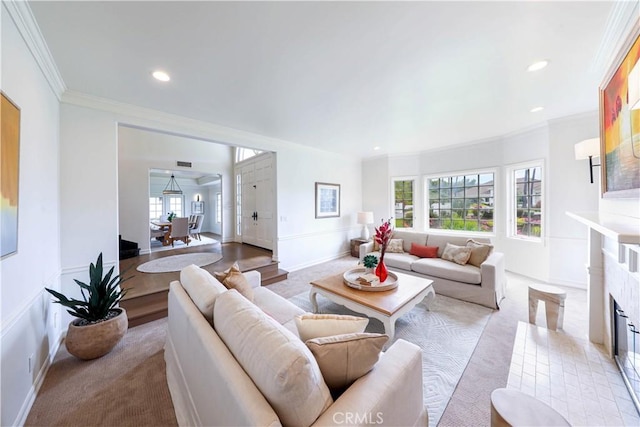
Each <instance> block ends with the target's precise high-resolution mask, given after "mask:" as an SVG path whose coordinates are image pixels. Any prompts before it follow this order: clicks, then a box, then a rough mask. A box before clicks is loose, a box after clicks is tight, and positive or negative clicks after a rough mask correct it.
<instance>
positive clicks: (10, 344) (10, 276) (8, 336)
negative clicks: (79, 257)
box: [0, 2, 60, 426]
mask: <svg viewBox="0 0 640 427" xmlns="http://www.w3.org/2000/svg"><path fill="white" fill-rule="evenodd" d="M6 7H7V6H5V3H4V2H3V3H2V6H0V15H2V16H1V19H2V27H1V31H2V61H1V63H2V72H1V73H0V75H1V77H2V80H1V82H0V87H1V89H2V91H3V92H4V93H5V94H6V95H7V96H8V97H9V98H10V99H12V100H13V101H14V102H15V103H16V104H17V105H18V106H19V107H20V114H21V120H20V178H19V211H18V252H17V253H16V254H14V255H10V256H7V257H5V258H4V259H2V260H1V261H0V277H1V278H2V280H1V281H0V321H1V334H2V341H1V345H0V348H1V350H0V351H1V366H0V371H1V372H2V377H1V380H0V396H1V397H0V408H2V410H1V414H0V424H1V425H3V426H4V425H19V424H21V423H23V422H24V419H25V418H26V415H27V413H28V411H29V408H30V406H31V404H32V402H33V399H34V397H35V395H34V393H35V390H36V389H37V388H38V387H39V385H40V384H41V381H42V379H43V377H44V373H45V372H46V369H47V368H48V366H49V363H50V358H52V357H53V355H54V354H55V351H56V349H57V348H58V345H59V342H60V341H59V337H60V327H59V325H60V309H59V307H58V306H53V305H52V304H50V303H49V301H50V299H49V297H48V295H49V294H48V293H46V292H45V291H44V287H50V288H54V289H59V288H60V230H59V227H58V224H59V220H60V214H59V210H60V202H59V188H58V179H59V178H58V177H59V165H58V159H59V154H58V150H59V129H58V123H59V106H58V99H57V97H56V94H55V92H54V91H53V90H52V88H51V86H49V84H48V82H47V80H46V78H45V76H44V75H43V74H42V71H41V70H40V67H39V65H38V64H37V62H36V61H35V58H34V56H33V55H32V53H31V52H30V50H29V47H28V46H27V45H26V44H25V42H24V40H23V39H22V37H21V35H20V32H19V31H18V28H17V27H16V25H15V24H14V22H13V20H12V19H11V17H10V15H9V13H8V10H7V9H6ZM54 317H55V322H56V323H57V327H56V326H54ZM29 358H31V359H32V360H31V365H32V368H31V371H29Z"/></svg>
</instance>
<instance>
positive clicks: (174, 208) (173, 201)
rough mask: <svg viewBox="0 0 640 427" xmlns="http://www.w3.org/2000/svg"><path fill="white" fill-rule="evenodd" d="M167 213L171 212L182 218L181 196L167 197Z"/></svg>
mask: <svg viewBox="0 0 640 427" xmlns="http://www.w3.org/2000/svg"><path fill="white" fill-rule="evenodd" d="M167 199H168V200H167V202H168V209H169V210H168V212H173V213H175V214H176V216H184V213H183V211H182V206H183V203H182V196H167Z"/></svg>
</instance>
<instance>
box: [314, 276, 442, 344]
mask: <svg viewBox="0 0 640 427" xmlns="http://www.w3.org/2000/svg"><path fill="white" fill-rule="evenodd" d="M394 274H395V275H396V276H398V287H397V288H395V289H391V290H389V291H383V292H367V291H360V290H357V289H353V288H350V287H348V286H347V285H345V284H344V283H343V280H342V279H343V276H342V274H337V275H335V276H329V277H325V278H322V279H318V280H314V281H312V282H311V291H310V292H309V299H310V300H311V304H312V305H313V312H314V313H317V312H318V302H317V300H316V296H317V295H318V294H320V295H322V296H324V297H325V298H327V299H329V300H330V301H333V302H335V303H337V304H340V305H343V306H345V307H347V308H349V309H351V310H353V311H355V312H357V313H362V314H364V315H365V316H367V317H373V318H374V319H378V320H380V321H381V322H382V324H383V325H384V331H385V333H386V334H387V335H389V343H391V342H393V337H394V335H395V324H396V320H398V318H399V317H400V316H402V315H404V314H405V313H408V312H409V311H411V309H413V307H415V306H416V305H417V304H418V303H420V302H421V301H422V300H424V299H426V302H425V304H426V306H427V309H428V308H429V305H430V304H431V302H432V301H433V299H434V298H435V296H436V293H435V291H434V290H433V281H432V280H429V279H424V278H421V277H416V276H411V275H409V274H404V273H397V272H395V271H394Z"/></svg>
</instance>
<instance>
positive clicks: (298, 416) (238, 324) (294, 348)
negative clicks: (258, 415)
mask: <svg viewBox="0 0 640 427" xmlns="http://www.w3.org/2000/svg"><path fill="white" fill-rule="evenodd" d="M213 320H214V322H213V326H214V328H215V330H216V332H217V333H218V335H219V336H220V338H221V339H222V341H224V343H225V345H226V346H227V348H228V349H229V351H230V352H231V353H232V354H233V357H235V359H236V360H237V361H238V363H239V364H240V366H242V369H244V370H245V372H246V373H247V374H248V375H249V376H250V377H251V380H252V381H253V382H254V384H255V385H256V387H258V389H259V390H260V392H261V393H262V395H263V396H264V397H265V398H266V399H267V401H268V402H269V403H270V404H271V407H272V408H273V410H274V411H275V412H276V414H277V415H278V418H279V419H280V421H281V422H282V425H285V426H287V425H288V426H309V425H311V424H312V423H313V422H314V421H315V420H316V419H317V418H318V416H320V414H322V413H323V412H324V411H325V410H326V409H327V408H328V407H329V406H331V404H332V403H333V399H332V398H331V394H330V392H329V388H328V387H327V385H326V384H325V382H324V380H323V379H322V373H321V372H320V368H319V367H318V362H316V359H315V358H314V357H313V355H312V354H311V351H310V350H309V348H307V346H306V345H304V344H303V343H302V341H300V340H299V339H298V337H296V336H295V335H294V334H293V333H292V332H290V331H288V330H287V329H286V328H285V327H284V326H282V325H280V324H279V323H278V322H276V321H275V320H273V319H272V318H271V317H269V316H267V315H266V314H265V313H264V312H263V311H262V310H261V309H260V308H258V307H257V306H256V305H254V304H252V303H250V302H249V301H247V299H246V298H243V297H241V296H240V294H239V293H238V292H237V291H235V290H233V289H231V290H229V291H227V292H224V293H223V294H221V295H220V296H218V298H216V303H215V307H214V310H213ZM202 369H205V368H204V367H202ZM238 398H241V396H238Z"/></svg>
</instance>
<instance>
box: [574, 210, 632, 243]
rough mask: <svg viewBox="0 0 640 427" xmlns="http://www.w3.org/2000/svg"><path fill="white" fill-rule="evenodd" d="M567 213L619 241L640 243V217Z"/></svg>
mask: <svg viewBox="0 0 640 427" xmlns="http://www.w3.org/2000/svg"><path fill="white" fill-rule="evenodd" d="M567 215H569V216H570V217H571V218H573V219H575V220H577V221H579V222H581V223H583V224H586V225H587V226H589V228H592V229H594V230H596V231H597V232H598V233H600V234H602V235H604V236H607V237H610V238H611V239H614V240H615V241H616V242H618V243H632V244H633V243H635V244H640V220H639V219H635V218H631V217H628V216H622V215H613V214H606V213H601V212H567Z"/></svg>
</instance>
